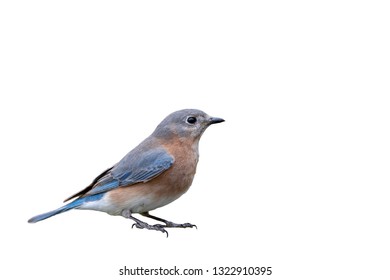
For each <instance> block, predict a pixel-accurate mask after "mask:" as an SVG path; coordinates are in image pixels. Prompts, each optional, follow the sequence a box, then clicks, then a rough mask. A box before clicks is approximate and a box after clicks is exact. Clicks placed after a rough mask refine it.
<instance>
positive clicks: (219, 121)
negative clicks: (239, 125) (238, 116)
mask: <svg viewBox="0 0 390 280" xmlns="http://www.w3.org/2000/svg"><path fill="white" fill-rule="evenodd" d="M224 121H225V120H224V119H221V118H214V117H213V118H210V120H209V123H210V124H215V123H221V122H224Z"/></svg>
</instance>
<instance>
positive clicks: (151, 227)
mask: <svg viewBox="0 0 390 280" xmlns="http://www.w3.org/2000/svg"><path fill="white" fill-rule="evenodd" d="M134 226H135V227H136V228H139V229H143V228H145V229H149V230H157V231H161V232H162V233H165V234H166V235H167V237H168V231H166V230H165V228H164V225H161V224H156V225H149V224H147V223H144V222H136V223H134V224H133V225H132V226H131V228H134Z"/></svg>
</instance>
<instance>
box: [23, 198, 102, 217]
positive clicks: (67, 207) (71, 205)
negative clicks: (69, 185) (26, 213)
mask: <svg viewBox="0 0 390 280" xmlns="http://www.w3.org/2000/svg"><path fill="white" fill-rule="evenodd" d="M102 196H103V194H96V195H92V196H88V197H83V198H78V199H76V200H74V201H72V202H70V203H68V204H66V205H64V206H62V207H60V208H58V209H56V210H53V211H50V212H47V213H43V214H40V215H37V216H35V217H32V218H31V219H29V220H28V222H29V223H36V222H39V221H42V220H45V219H47V218H50V217H52V216H54V215H57V214H61V213H64V212H66V211H69V210H71V209H74V208H77V207H79V206H81V205H82V204H83V203H84V202H89V201H95V200H99V199H100V198H101V197H102Z"/></svg>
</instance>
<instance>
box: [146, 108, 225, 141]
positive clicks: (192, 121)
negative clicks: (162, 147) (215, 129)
mask: <svg viewBox="0 0 390 280" xmlns="http://www.w3.org/2000/svg"><path fill="white" fill-rule="evenodd" d="M224 121H225V120H224V119H221V118H215V117H210V116H209V115H207V114H206V113H205V112H203V111H200V110H197V109H184V110H180V111H176V112H173V113H172V114H170V115H168V116H167V117H166V118H165V119H164V120H163V121H162V122H161V123H160V124H159V125H158V126H157V128H156V130H155V131H154V132H153V135H154V136H155V137H158V138H172V137H179V138H187V139H188V138H191V139H193V140H199V139H200V137H201V136H202V134H203V132H204V131H205V130H206V129H207V128H208V127H209V126H210V125H212V124H215V123H220V122H224Z"/></svg>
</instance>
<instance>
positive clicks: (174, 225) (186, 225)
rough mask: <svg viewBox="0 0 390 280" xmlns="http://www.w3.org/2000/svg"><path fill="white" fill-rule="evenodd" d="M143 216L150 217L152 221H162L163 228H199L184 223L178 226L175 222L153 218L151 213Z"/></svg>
mask: <svg viewBox="0 0 390 280" xmlns="http://www.w3.org/2000/svg"><path fill="white" fill-rule="evenodd" d="M140 214H141V215H142V216H144V217H148V218H150V219H154V220H156V221H160V222H163V223H164V224H165V225H162V226H163V227H167V228H187V227H190V228H192V227H195V228H198V227H197V226H196V225H193V224H190V223H184V224H176V223H173V222H170V221H167V220H164V219H161V218H159V217H156V216H153V215H150V214H149V212H144V213H140Z"/></svg>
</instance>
